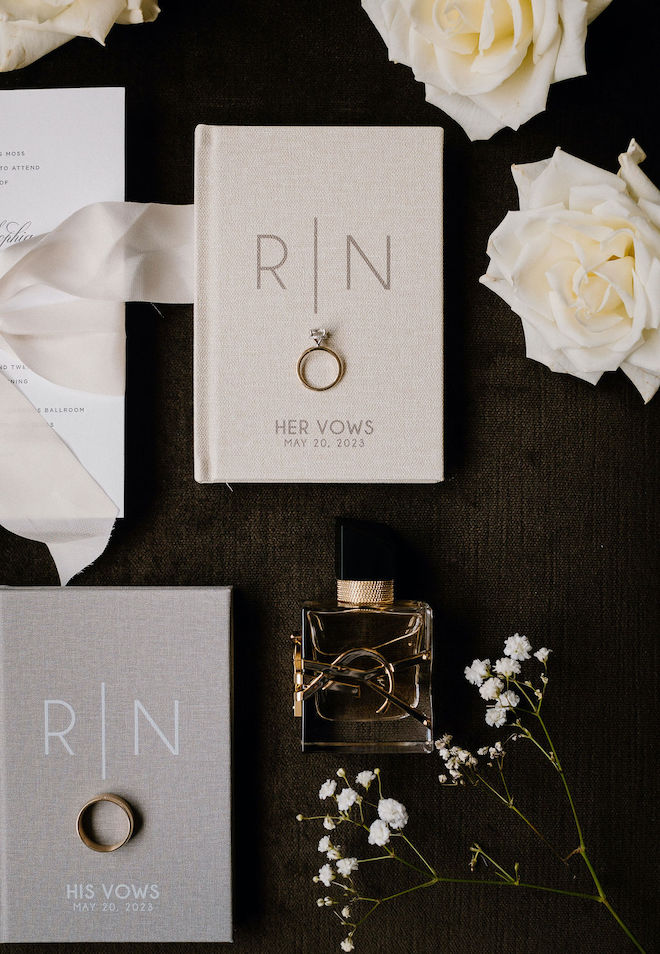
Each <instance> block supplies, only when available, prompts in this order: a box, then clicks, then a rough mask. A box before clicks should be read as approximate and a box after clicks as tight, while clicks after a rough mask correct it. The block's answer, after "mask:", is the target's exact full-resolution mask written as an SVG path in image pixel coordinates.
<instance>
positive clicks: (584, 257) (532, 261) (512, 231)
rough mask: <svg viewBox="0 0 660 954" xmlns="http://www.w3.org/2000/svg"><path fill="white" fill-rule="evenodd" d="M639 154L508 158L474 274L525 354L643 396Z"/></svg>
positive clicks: (648, 235) (647, 286) (658, 371)
mask: <svg viewBox="0 0 660 954" xmlns="http://www.w3.org/2000/svg"><path fill="white" fill-rule="evenodd" d="M644 158H645V156H644V153H643V152H642V150H641V149H640V148H639V146H638V145H637V144H636V143H635V141H634V140H633V142H632V143H631V144H630V147H629V149H628V152H627V153H625V154H624V155H622V156H619V163H620V166H621V168H620V171H619V174H618V176H616V175H613V174H612V173H610V172H606V171H605V170H604V169H600V168H599V167H598V166H593V165H591V164H590V163H588V162H583V161H582V160H581V159H576V158H575V157H574V156H570V155H568V153H565V152H562V150H561V149H557V150H555V154H554V156H553V157H552V159H544V160H543V161H541V162H532V163H528V164H527V165H522V166H514V167H513V177H514V179H515V182H516V185H517V187H518V194H519V198H520V211H519V212H509V213H508V214H507V216H506V218H505V219H504V221H503V222H502V223H501V224H500V226H499V227H498V228H497V229H496V230H495V232H493V234H492V235H491V237H490V240H489V242H488V254H489V256H490V264H489V266H488V271H487V273H486V275H484V276H483V277H482V278H481V281H482V282H483V283H484V285H486V286H487V287H488V288H491V289H492V290H493V291H494V292H496V293H497V294H498V295H499V296H500V297H501V298H503V299H504V300H505V301H506V302H507V303H508V304H509V305H510V306H511V308H513V310H514V311H515V312H516V313H517V314H518V315H519V316H520V317H521V318H522V323H523V329H524V332H525V341H526V345H527V357H529V358H532V359H533V360H535V361H540V362H542V363H543V364H545V365H547V366H548V367H549V368H550V370H551V371H560V372H563V373H565V374H574V375H575V376H576V377H578V378H582V379H583V380H585V381H589V382H590V383H592V384H595V383H596V382H597V381H598V380H599V378H600V377H601V375H602V374H603V372H605V371H615V370H616V369H617V368H621V369H622V370H623V371H625V373H626V374H627V375H628V377H629V378H630V380H631V381H632V382H633V384H634V385H635V386H636V387H637V389H638V390H639V391H640V393H641V395H642V397H643V398H644V400H645V401H649V400H650V399H651V398H652V397H653V395H654V394H655V392H656V391H657V389H658V386H660V334H659V332H658V328H659V327H660V191H659V190H658V189H656V187H655V186H654V185H653V183H652V182H651V181H650V180H649V179H648V178H647V177H646V176H645V175H644V173H643V172H642V171H641V169H639V167H638V164H639V163H640V162H641V161H642V160H643V159H644ZM516 658H519V659H520V658H523V657H521V656H518V657H516Z"/></svg>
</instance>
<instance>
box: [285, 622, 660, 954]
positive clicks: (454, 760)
mask: <svg viewBox="0 0 660 954" xmlns="http://www.w3.org/2000/svg"><path fill="white" fill-rule="evenodd" d="M550 652H551V650H549V649H546V648H545V647H543V648H541V649H538V650H537V651H536V652H535V653H534V654H533V655H534V657H535V658H536V659H537V661H538V662H539V663H540V664H541V666H542V667H543V670H542V672H541V673H540V675H539V676H538V677H537V678H536V683H535V682H533V681H532V680H531V679H527V678H524V677H523V672H522V664H523V663H526V662H527V661H528V660H531V658H532V647H531V644H530V642H529V640H528V639H527V637H526V636H521V635H520V634H519V633H515V634H514V635H513V636H510V637H509V638H508V639H507V640H506V641H505V644H504V655H503V656H502V657H501V658H500V659H498V660H496V662H495V663H494V664H491V661H490V659H475V660H474V661H473V662H472V665H470V666H467V667H466V668H465V678H466V679H467V680H468V682H470V683H471V684H472V685H474V686H475V687H477V688H478V690H479V694H480V696H481V697H482V699H484V700H485V701H486V703H487V708H486V723H487V724H488V725H489V726H494V727H497V728H502V727H504V726H505V725H507V726H509V727H510V731H509V733H508V735H507V736H506V738H505V739H504V741H501V740H497V741H495V742H493V743H492V744H489V745H484V746H482V747H481V748H479V749H477V752H476V755H473V754H472V753H471V752H470V751H468V749H465V748H462V747H461V746H459V745H456V744H454V741H453V739H452V737H451V736H450V735H448V734H446V735H443V736H442V738H440V739H439V740H438V741H437V742H436V743H435V745H436V749H437V751H438V755H439V756H440V758H441V759H442V760H443V762H444V771H443V772H442V774H441V775H440V776H439V780H440V783H441V785H442V786H443V787H446V788H453V787H460V786H466V785H472V786H481V787H482V788H484V789H485V790H486V791H487V792H488V793H489V794H490V795H492V796H493V797H495V798H496V799H497V800H498V801H499V802H500V803H502V804H503V805H505V806H506V807H507V808H508V809H509V810H511V811H512V812H513V813H514V814H515V815H516V816H518V817H519V818H520V819H521V821H523V822H524V823H525V824H526V825H527V826H528V827H529V828H530V829H531V830H532V831H533V832H534V834H535V835H536V836H537V837H538V838H539V839H541V841H543V842H544V844H545V845H546V846H547V847H548V848H550V850H551V851H552V852H553V854H554V855H555V856H556V858H557V859H558V860H559V861H561V862H562V864H564V865H568V862H569V860H570V858H572V857H573V856H575V855H578V856H579V857H580V858H581V859H582V861H583V862H584V864H585V866H586V867H587V869H588V872H589V875H590V877H591V879H592V881H593V884H594V887H595V893H593V892H592V893H586V892H579V891H572V890H569V889H563V888H555V887H549V886H547V885H542V884H532V883H529V882H525V881H523V880H522V878H521V873H520V866H519V864H518V862H516V863H515V864H514V866H513V870H512V871H511V870H507V869H506V868H505V867H504V866H503V865H502V864H500V863H499V862H498V861H497V860H496V859H495V858H494V857H493V856H492V855H490V854H487V853H486V851H485V850H484V848H482V847H481V845H478V844H476V843H475V844H473V845H472V846H471V848H470V869H471V871H472V872H474V871H475V870H476V869H477V867H478V866H481V865H486V866H487V868H488V870H489V872H492V875H493V876H492V877H491V878H487V879H476V878H474V877H470V878H456V877H449V876H444V875H440V874H438V872H437V871H436V870H435V869H434V868H433V867H432V866H431V864H429V862H428V861H427V860H426V858H424V856H423V855H422V853H421V852H420V851H419V849H418V848H417V847H416V846H415V845H414V844H413V842H412V841H411V840H410V839H409V838H408V836H407V835H406V834H405V833H404V828H405V827H406V826H407V824H408V812H407V810H406V808H405V807H404V806H403V805H402V804H401V802H399V801H397V800H396V799H394V798H389V797H385V796H384V794H383V784H382V777H381V772H380V769H378V768H375V769H373V771H372V770H371V769H365V770H364V771H362V772H360V773H359V774H358V775H357V776H356V778H355V782H354V784H355V786H356V787H353V786H352V785H350V784H349V781H348V778H347V775H346V772H345V770H344V769H343V768H340V769H339V770H338V771H337V777H338V778H339V779H341V780H342V781H343V783H344V784H343V787H341V788H340V789H339V790H338V787H337V780H336V779H334V778H333V779H330V778H329V779H326V780H325V782H323V784H322V785H321V787H320V789H319V799H320V801H321V802H322V803H324V811H323V814H320V815H312V816H304V815H302V814H299V815H297V816H296V818H297V819H298V821H300V822H302V821H320V822H321V823H322V826H323V829H324V830H325V831H326V832H330V834H325V835H323V836H322V837H321V839H320V840H319V843H318V850H319V852H320V853H321V854H323V855H325V857H326V859H327V861H326V862H325V863H324V864H322V865H321V867H320V868H319V871H318V874H316V875H314V877H313V879H312V880H313V881H314V883H316V884H323V885H324V886H325V887H326V888H328V889H329V890H330V892H331V894H328V895H325V896H323V897H319V898H317V899H316V904H317V906H318V907H319V908H326V907H328V908H331V909H332V911H333V914H334V915H335V916H336V917H337V918H338V919H339V921H340V922H341V924H342V926H343V928H344V929H345V930H346V932H347V933H346V936H345V937H344V939H343V940H342V941H341V942H340V947H341V949H342V951H353V950H354V948H355V942H354V937H355V935H356V932H357V931H358V929H359V928H360V927H361V926H362V925H363V924H364V923H365V921H367V919H368V918H370V917H371V916H372V915H373V914H374V912H375V911H376V910H377V909H378V908H379V907H380V906H381V905H383V904H385V903H387V902H389V901H394V900H395V899H397V898H401V897H403V896H405V895H408V894H411V893H413V892H415V891H419V890H421V889H424V888H430V887H433V886H434V885H437V884H441V883H450V884H480V885H484V886H486V885H487V886H493V887H500V888H502V887H508V888H515V889H523V890H524V889H527V890H531V891H543V892H547V893H550V894H557V895H563V896H566V897H571V898H581V899H584V900H589V901H595V902H598V903H599V904H602V905H603V907H604V908H606V910H607V911H608V912H609V913H610V914H611V916H612V917H613V918H614V920H615V921H616V922H617V924H618V925H619V927H620V928H621V930H622V931H623V932H624V933H625V934H626V936H627V937H628V938H629V939H630V941H631V942H632V944H633V945H634V946H635V947H636V948H637V950H638V951H641V952H642V954H645V952H644V948H643V947H642V946H641V944H640V943H639V941H638V940H637V939H636V938H635V936H634V935H633V934H632V932H631V931H630V929H629V928H628V927H627V926H626V925H625V924H624V922H623V921H622V919H621V918H620V917H619V915H618V914H617V913H616V911H615V910H614V908H613V907H612V905H611V904H610V902H609V900H608V898H607V897H606V895H605V892H604V890H603V888H602V885H601V883H600V881H599V879H598V876H597V875H596V872H595V871H594V868H593V865H592V863H591V861H590V859H589V857H588V854H587V849H586V845H585V841H584V835H583V831H582V827H581V825H580V822H579V820H578V816H577V811H576V808H575V804H574V801H573V798H572V795H571V792H570V788H569V785H568V781H567V779H566V775H565V773H564V770H563V767H562V764H561V762H560V760H559V756H558V755H557V751H556V748H555V746H554V743H553V741H552V738H551V737H550V733H549V731H548V728H547V725H546V723H545V720H544V719H543V717H542V715H541V709H542V706H543V703H544V700H545V696H546V691H547V688H548V684H549V676H548V659H549V656H550ZM519 741H525V742H530V743H532V745H533V746H534V747H535V748H536V749H537V750H538V752H539V753H540V754H541V755H542V757H543V758H544V759H545V760H547V761H548V762H549V763H550V765H551V766H552V769H553V771H555V772H557V773H558V775H559V777H560V779H561V782H562V784H563V786H564V790H565V792H566V796H567V799H568V804H569V806H570V810H571V813H572V816H573V820H574V822H575V828H576V832H577V836H578V846H577V847H576V848H575V849H574V850H573V851H571V852H570V853H569V854H568V855H567V856H566V857H565V858H564V857H562V856H561V854H560V853H559V852H558V851H557V849H556V848H555V847H553V846H552V845H551V844H550V843H549V842H548V840H547V839H546V838H545V836H544V835H543V834H542V833H541V832H540V830H539V829H538V827H537V826H536V824H534V823H533V822H532V821H531V820H530V819H529V818H528V817H527V816H526V815H525V813H524V812H523V811H522V810H521V809H520V808H519V807H518V805H517V804H516V802H515V800H514V796H513V793H512V790H511V783H510V781H509V779H508V777H507V772H506V771H505V766H506V760H507V758H508V757H509V751H510V746H511V745H512V744H513V743H516V742H519ZM376 788H377V790H378V794H377V797H375V794H374V795H370V789H376ZM372 798H373V799H374V800H372ZM326 803H327V804H328V805H329V806H330V807H329V809H327V810H326ZM350 833H357V834H358V837H361V838H364V837H365V835H366V842H367V845H366V846H365V851H366V853H365V857H362V858H358V857H357V856H354V855H353V854H348V853H347V850H346V849H345V848H344V847H342V844H341V843H340V839H341V842H342V843H343V842H344V834H346V835H347V836H348V835H350ZM368 846H371V849H374V850H375V852H376V853H368V852H369V847H368ZM361 853H362V852H357V854H361ZM373 862H395V863H397V864H399V865H402V866H404V867H406V868H407V869H409V870H410V871H411V872H412V873H413V874H414V876H415V879H416V880H415V881H414V883H412V884H411V885H409V886H408V887H407V888H404V889H403V890H401V891H397V892H395V893H393V894H390V895H385V896H383V897H373V896H372V895H370V894H367V893H364V892H363V890H362V888H361V887H359V886H358V876H359V880H361V876H362V875H364V874H365V872H366V871H368V870H369V868H368V866H369V865H370V864H371V863H373Z"/></svg>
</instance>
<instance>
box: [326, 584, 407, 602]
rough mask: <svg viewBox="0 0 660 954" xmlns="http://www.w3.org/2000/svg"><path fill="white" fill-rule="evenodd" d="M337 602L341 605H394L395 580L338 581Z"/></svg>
mask: <svg viewBox="0 0 660 954" xmlns="http://www.w3.org/2000/svg"><path fill="white" fill-rule="evenodd" d="M337 600H338V602H340V603H353V604H354V605H355V606H361V605H364V604H365V603H393V602H394V580H337Z"/></svg>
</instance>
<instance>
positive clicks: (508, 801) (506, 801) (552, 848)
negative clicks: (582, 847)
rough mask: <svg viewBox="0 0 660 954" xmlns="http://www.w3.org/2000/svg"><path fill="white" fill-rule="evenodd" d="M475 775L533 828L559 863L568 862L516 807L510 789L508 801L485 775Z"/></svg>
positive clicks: (476, 773) (477, 773)
mask: <svg viewBox="0 0 660 954" xmlns="http://www.w3.org/2000/svg"><path fill="white" fill-rule="evenodd" d="M474 775H475V777H476V778H478V779H479V781H480V782H481V783H482V784H483V785H485V787H486V788H487V789H488V790H489V791H490V792H492V793H493V795H494V796H495V797H496V798H498V799H499V800H500V801H501V802H502V803H503V804H504V805H506V807H507V808H510V809H511V811H512V812H514V813H515V814H516V815H517V816H518V818H520V819H521V820H522V821H524V822H525V824H526V825H527V826H528V827H529V828H531V830H532V831H533V832H534V834H535V835H536V836H537V837H538V838H540V839H541V841H542V842H543V844H544V845H546V846H547V847H548V848H549V849H550V851H551V852H552V853H553V855H554V856H555V857H556V858H558V859H559V861H561V862H562V864H566V862H565V861H564V859H563V858H562V856H561V855H560V854H559V852H558V851H557V849H556V848H555V847H553V845H551V844H550V842H549V841H548V839H547V838H546V837H545V835H543V834H541V832H540V831H539V830H538V828H537V827H536V826H535V825H534V824H533V822H531V821H530V820H529V818H528V817H527V816H526V815H524V814H523V813H522V812H521V811H520V809H519V808H518V807H517V806H516V805H514V803H513V799H512V798H511V796H510V795H509V790H508V788H507V789H506V791H507V795H509V798H508V799H506V798H505V797H504V796H503V795H502V793H501V792H498V791H497V789H496V788H493V786H492V785H491V784H490V783H489V782H487V781H486V779H485V778H484V777H483V775H480V774H479V772H475V773H474ZM500 775H502V770H501V769H500ZM502 781H504V776H503V775H502ZM504 787H505V788H506V783H504Z"/></svg>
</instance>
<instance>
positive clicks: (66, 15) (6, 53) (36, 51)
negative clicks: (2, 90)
mask: <svg viewBox="0 0 660 954" xmlns="http://www.w3.org/2000/svg"><path fill="white" fill-rule="evenodd" d="M159 13H160V10H159V7H158V4H157V3H156V0H0V72H7V71H9V70H18V69H21V68H22V67H23V66H28V65H29V64H30V63H34V61H35V60H38V59H39V57H40V56H44V55H45V54H46V53H50V51H51V50H54V49H56V48H57V47H58V46H62V44H63V43H66V42H67V40H71V39H73V37H74V36H88V37H92V39H94V40H98V42H99V43H103V42H104V40H105V38H106V36H107V34H108V32H109V30H110V28H111V27H112V26H113V24H115V23H146V22H148V21H150V20H155V19H156V17H157V16H158V14H159Z"/></svg>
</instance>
